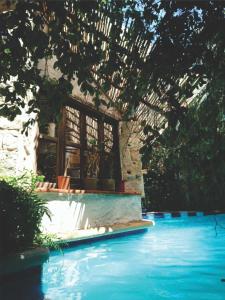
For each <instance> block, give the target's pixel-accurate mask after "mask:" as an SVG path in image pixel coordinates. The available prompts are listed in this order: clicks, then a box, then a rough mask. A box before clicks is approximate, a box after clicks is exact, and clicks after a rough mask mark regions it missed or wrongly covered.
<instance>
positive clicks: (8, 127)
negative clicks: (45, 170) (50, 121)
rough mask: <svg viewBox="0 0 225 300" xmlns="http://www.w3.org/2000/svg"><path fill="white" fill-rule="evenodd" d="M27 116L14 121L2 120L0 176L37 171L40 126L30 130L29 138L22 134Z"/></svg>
mask: <svg viewBox="0 0 225 300" xmlns="http://www.w3.org/2000/svg"><path fill="white" fill-rule="evenodd" d="M25 118H27V116H22V115H21V116H18V117H17V118H16V119H15V120H14V121H9V120H7V119H6V118H3V117H1V118H0V176H12V175H19V174H21V173H23V172H24V171H26V170H27V171H34V172H35V171H36V169H37V163H36V148H37V143H38V139H37V137H38V126H37V124H35V125H34V126H33V127H32V128H30V130H29V133H28V136H26V135H25V134H22V128H23V122H24V120H25Z"/></svg>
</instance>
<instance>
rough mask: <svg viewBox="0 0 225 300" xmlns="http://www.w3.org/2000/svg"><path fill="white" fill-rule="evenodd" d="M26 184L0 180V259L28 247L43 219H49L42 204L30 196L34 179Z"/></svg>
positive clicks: (20, 179)
mask: <svg viewBox="0 0 225 300" xmlns="http://www.w3.org/2000/svg"><path fill="white" fill-rule="evenodd" d="M29 180H30V181H29ZM29 180H27V178H26V176H22V177H17V178H5V179H0V245H1V247H0V255H5V254H8V253H11V252H16V251H20V250H23V249H27V248H30V247H32V246H33V245H34V244H35V240H37V239H38V235H39V234H40V225H41V220H42V217H43V215H44V214H47V215H48V216H49V217H50V213H49V210H48V209H47V207H46V206H45V204H46V202H45V201H44V200H43V199H40V198H39V197H38V196H37V195H36V194H35V193H34V187H35V184H34V182H35V178H33V176H31V177H30V179H29ZM22 182H23V184H22Z"/></svg>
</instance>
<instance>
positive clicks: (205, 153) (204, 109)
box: [143, 80, 225, 210]
mask: <svg viewBox="0 0 225 300" xmlns="http://www.w3.org/2000/svg"><path fill="white" fill-rule="evenodd" d="M210 88H211V93H207V94H205V92H204V91H203V92H202V93H200V94H199V96H197V98H196V99H195V101H193V102H192V103H191V104H190V105H189V107H188V110H187V112H186V114H185V115H184V117H183V119H182V120H181V121H180V123H178V124H177V126H176V127H175V128H174V127H172V126H168V127H167V128H165V129H164V131H163V133H162V134H161V135H159V136H158V137H157V138H156V139H155V140H154V141H153V142H152V143H151V144H150V143H149V145H147V146H146V147H145V149H144V151H143V153H144V155H145V157H146V160H147V162H148V163H149V165H148V166H149V171H148V173H147V174H146V175H145V189H146V190H145V191H146V199H145V202H144V205H145V207H146V208H147V209H148V210H183V209H185V210H212V209H221V210H224V209H225V200H224V195H225V185H224V182H225V160H224V157H225V101H224V95H225V82H224V80H223V81H215V82H213V84H211V86H210Z"/></svg>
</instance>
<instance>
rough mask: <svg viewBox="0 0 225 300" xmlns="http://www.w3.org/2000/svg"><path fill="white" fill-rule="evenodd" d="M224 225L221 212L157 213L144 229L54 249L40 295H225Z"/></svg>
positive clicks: (120, 298)
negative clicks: (191, 214)
mask: <svg viewBox="0 0 225 300" xmlns="http://www.w3.org/2000/svg"><path fill="white" fill-rule="evenodd" d="M215 218H216V221H217V222H218V226H217V228H216V229H215V224H216V223H215ZM222 226H224V227H225V215H216V216H204V217H203V216H202V217H199V216H198V217H186V218H176V219H174V218H173V219H158V220H156V226H155V227H153V228H151V229H149V230H148V232H147V233H143V234H138V235H130V236H127V237H120V238H115V239H110V240H104V241H98V242H95V243H91V244H88V245H82V246H76V247H74V248H69V249H65V250H64V253H63V254H62V253H60V252H53V253H52V255H51V256H50V260H49V262H48V263H46V264H45V265H44V268H43V276H42V287H41V288H42V292H43V294H44V299H46V300H47V299H48V300H64V299H65V300H148V299H149V300H155V299H157V300H160V299H187V300H201V299H202V300H220V299H221V300H224V299H225V282H223V281H222V279H224V280H225V228H222ZM15 299H16V298H15ZM34 300H35V299H34Z"/></svg>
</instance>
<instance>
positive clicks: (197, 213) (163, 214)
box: [142, 210, 225, 219]
mask: <svg viewBox="0 0 225 300" xmlns="http://www.w3.org/2000/svg"><path fill="white" fill-rule="evenodd" d="M219 214H225V210H211V211H170V212H167V211H165V212H161V211H151V212H143V213H142V215H143V217H149V216H151V217H152V218H153V219H160V218H180V217H196V216H198V217H199V216H208V215H219Z"/></svg>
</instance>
